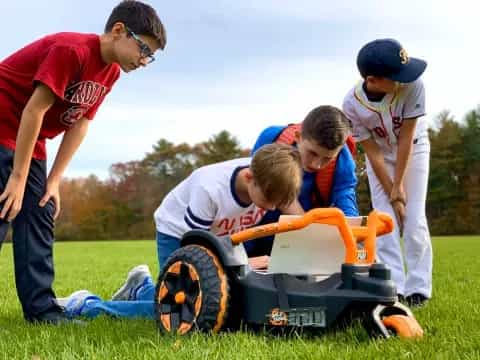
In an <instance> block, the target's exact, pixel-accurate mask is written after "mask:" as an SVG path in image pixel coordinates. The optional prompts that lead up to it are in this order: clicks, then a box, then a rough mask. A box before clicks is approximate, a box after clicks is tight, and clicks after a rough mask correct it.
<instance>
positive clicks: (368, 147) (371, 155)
mask: <svg viewBox="0 0 480 360" xmlns="http://www.w3.org/2000/svg"><path fill="white" fill-rule="evenodd" d="M360 144H361V145H362V147H363V149H364V150H365V154H366V155H367V157H368V160H369V161H370V164H371V165H372V168H373V171H374V172H375V175H376V176H377V178H378V180H379V181H380V184H382V187H383V190H384V191H385V193H386V194H387V195H388V196H390V194H391V192H392V187H393V182H392V179H391V178H390V175H389V174H388V172H387V168H386V167H385V160H384V158H383V152H382V149H380V146H378V144H377V143H376V142H375V140H373V139H372V138H368V139H366V140H363V141H361V142H360Z"/></svg>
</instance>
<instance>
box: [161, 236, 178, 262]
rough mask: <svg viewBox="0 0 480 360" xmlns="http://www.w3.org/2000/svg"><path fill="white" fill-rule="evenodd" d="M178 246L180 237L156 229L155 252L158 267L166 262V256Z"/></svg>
mask: <svg viewBox="0 0 480 360" xmlns="http://www.w3.org/2000/svg"><path fill="white" fill-rule="evenodd" d="M179 247H180V239H179V238H176V237H173V236H170V235H167V234H164V233H161V232H158V231H157V253H158V263H159V269H162V267H163V265H165V264H166V263H167V259H168V257H169V256H170V255H171V254H172V253H173V252H174V251H175V250H177V249H178V248H179Z"/></svg>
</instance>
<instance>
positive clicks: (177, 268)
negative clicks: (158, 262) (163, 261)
mask: <svg viewBox="0 0 480 360" xmlns="http://www.w3.org/2000/svg"><path fill="white" fill-rule="evenodd" d="M181 266H182V263H181V262H180V261H177V262H176V263H174V264H172V265H171V266H170V267H169V268H168V270H167V272H169V273H172V274H177V275H178V274H180V268H181Z"/></svg>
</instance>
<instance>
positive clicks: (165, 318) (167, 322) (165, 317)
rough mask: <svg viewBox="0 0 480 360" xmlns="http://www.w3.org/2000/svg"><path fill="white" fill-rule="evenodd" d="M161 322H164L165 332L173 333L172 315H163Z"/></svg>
mask: <svg viewBox="0 0 480 360" xmlns="http://www.w3.org/2000/svg"><path fill="white" fill-rule="evenodd" d="M160 321H161V322H162V325H163V327H164V328H165V330H167V331H168V332H170V331H172V328H171V326H170V314H162V315H161V316H160Z"/></svg>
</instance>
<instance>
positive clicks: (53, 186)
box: [38, 180, 60, 220]
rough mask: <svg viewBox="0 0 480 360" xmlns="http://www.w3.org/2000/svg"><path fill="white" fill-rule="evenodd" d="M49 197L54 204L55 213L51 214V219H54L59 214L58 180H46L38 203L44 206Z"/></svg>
mask: <svg viewBox="0 0 480 360" xmlns="http://www.w3.org/2000/svg"><path fill="white" fill-rule="evenodd" d="M50 199H52V200H53V203H54V204H55V214H54V215H53V219H54V220H56V219H57V217H58V214H60V186H59V183H58V181H50V180H47V188H46V190H45V195H43V198H42V200H40V202H39V203H38V205H39V206H40V207H44V206H45V205H46V204H47V202H48V201H49V200H50Z"/></svg>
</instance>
